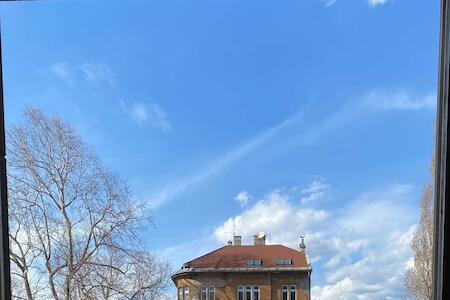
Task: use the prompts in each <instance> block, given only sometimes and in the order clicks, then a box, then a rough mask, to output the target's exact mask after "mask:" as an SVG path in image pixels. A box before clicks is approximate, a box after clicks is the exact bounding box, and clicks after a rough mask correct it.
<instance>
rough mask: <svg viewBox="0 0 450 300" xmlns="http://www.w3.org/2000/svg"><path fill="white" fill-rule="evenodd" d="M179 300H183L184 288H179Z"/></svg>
mask: <svg viewBox="0 0 450 300" xmlns="http://www.w3.org/2000/svg"><path fill="white" fill-rule="evenodd" d="M178 300H183V288H182V287H180V288H178Z"/></svg>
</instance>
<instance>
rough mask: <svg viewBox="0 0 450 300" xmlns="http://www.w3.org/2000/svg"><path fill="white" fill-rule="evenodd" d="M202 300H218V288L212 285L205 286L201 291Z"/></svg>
mask: <svg viewBox="0 0 450 300" xmlns="http://www.w3.org/2000/svg"><path fill="white" fill-rule="evenodd" d="M200 299H201V300H216V287H215V286H212V285H209V286H207V285H203V286H202V289H201V295H200Z"/></svg>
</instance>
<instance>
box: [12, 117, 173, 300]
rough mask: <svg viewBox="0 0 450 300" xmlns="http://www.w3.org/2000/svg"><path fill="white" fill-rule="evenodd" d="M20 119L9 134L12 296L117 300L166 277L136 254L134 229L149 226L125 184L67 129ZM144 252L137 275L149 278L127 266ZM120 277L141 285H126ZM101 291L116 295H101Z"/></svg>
mask: <svg viewBox="0 0 450 300" xmlns="http://www.w3.org/2000/svg"><path fill="white" fill-rule="evenodd" d="M24 116H25V118H24V122H23V123H22V124H18V125H15V126H12V127H11V128H10V129H9V130H8V133H7V141H8V180H9V201H10V218H11V221H10V222H11V233H10V240H11V261H12V264H13V272H14V273H13V275H14V283H15V286H16V287H19V286H21V288H17V289H16V290H15V291H14V295H15V297H16V298H18V299H28V300H31V299H49V298H53V299H55V300H60V299H65V300H69V299H118V298H120V299H123V296H121V295H124V291H125V290H127V291H128V290H129V291H131V292H133V293H136V292H137V293H138V294H139V293H140V291H141V290H146V288H145V287H146V286H147V285H153V284H154V282H153V281H152V280H151V279H153V278H155V277H152V276H157V277H158V276H160V275H161V274H163V275H167V272H168V271H165V272H161V271H162V270H160V269H163V268H166V269H167V270H169V268H168V266H167V264H165V263H161V262H160V261H158V260H157V259H156V258H155V257H153V256H152V255H150V254H149V253H146V252H145V251H143V250H142V249H140V247H139V239H138V233H139V230H140V229H141V226H142V225H145V224H147V223H148V221H151V219H150V218H149V217H148V215H149V214H148V211H147V210H146V209H145V206H144V205H143V204H142V203H140V202H138V201H136V200H134V199H133V198H132V196H131V193H130V190H129V188H128V186H127V184H126V183H125V182H124V181H122V180H121V179H120V178H119V177H118V176H117V175H115V174H114V173H113V172H111V171H110V170H108V169H107V168H105V167H104V166H103V165H102V164H101V163H100V161H99V159H98V158H97V156H96V155H95V154H94V153H93V152H92V150H90V149H89V148H88V147H87V146H86V145H85V144H84V142H83V141H82V140H81V138H80V137H79V136H78V135H77V134H76V132H75V130H74V129H73V128H72V127H71V126H70V125H69V124H67V123H65V122H63V121H61V120H60V119H59V118H57V117H52V118H49V117H47V116H45V115H44V114H43V113H42V112H41V111H39V110H37V109H34V108H30V109H28V110H26V112H25V114H24ZM113 253H114V255H115V256H112V254H113ZM142 253H146V254H145V258H146V259H151V260H152V262H153V263H154V266H153V268H149V269H146V270H143V272H144V273H145V272H147V275H145V276H147V277H143V276H142V274H140V273H138V272H136V270H135V269H134V268H133V265H132V263H131V262H136V260H135V258H137V257H142ZM144 264H145V260H144V262H143V263H142V264H140V266H143V265H144ZM155 272H159V273H158V274H156V273H155ZM105 274H115V275H113V276H118V275H117V274H120V276H118V277H117V278H114V277H112V276H109V277H108V276H105ZM102 276H103V277H102ZM119 277H121V280H120V279H119ZM167 277H168V276H167ZM124 278H126V279H127V280H128V283H131V282H133V283H135V282H138V281H140V280H142V283H141V284H140V286H132V285H130V284H129V285H128V286H124V281H123V279H124ZM158 278H159V277H158ZM108 280H110V282H108ZM160 280H161V282H164V280H166V284H167V279H164V278H160ZM19 282H22V284H21V285H20V284H18V283H19ZM105 286H107V287H108V288H109V289H110V290H111V291H116V293H114V294H113V293H110V294H109V295H106V294H104V293H103V291H104V289H105ZM165 287H166V286H165V285H164V284H160V285H158V286H157V289H160V290H158V292H161V291H162V290H164V288H165ZM119 292H120V293H119ZM130 299H131V298H130ZM135 299H140V298H135Z"/></svg>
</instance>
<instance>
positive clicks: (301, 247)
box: [298, 235, 306, 252]
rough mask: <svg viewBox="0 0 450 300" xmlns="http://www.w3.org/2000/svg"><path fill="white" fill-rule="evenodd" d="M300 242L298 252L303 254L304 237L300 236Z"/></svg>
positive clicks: (304, 247)
mask: <svg viewBox="0 0 450 300" xmlns="http://www.w3.org/2000/svg"><path fill="white" fill-rule="evenodd" d="M300 239H301V242H300V247H299V249H298V250H299V251H300V252H305V249H306V246H305V236H304V235H301V236H300Z"/></svg>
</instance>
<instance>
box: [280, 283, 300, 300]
mask: <svg viewBox="0 0 450 300" xmlns="http://www.w3.org/2000/svg"><path fill="white" fill-rule="evenodd" d="M292 288H293V289H292ZM292 291H294V293H295V296H294V299H292V298H291V296H292V294H291V293H292ZM284 293H286V300H297V285H295V284H283V285H282V286H281V300H283V299H284V298H283V294H284Z"/></svg>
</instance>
